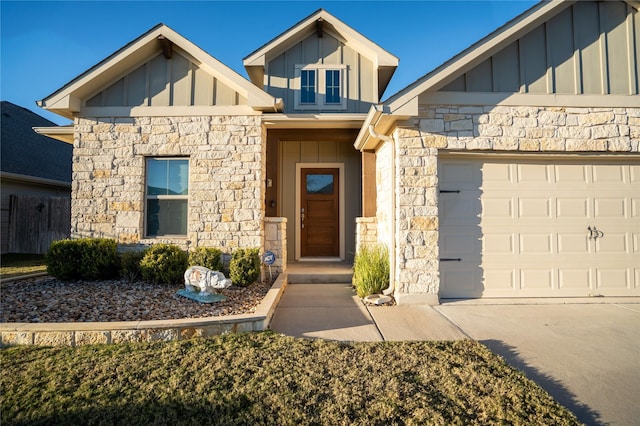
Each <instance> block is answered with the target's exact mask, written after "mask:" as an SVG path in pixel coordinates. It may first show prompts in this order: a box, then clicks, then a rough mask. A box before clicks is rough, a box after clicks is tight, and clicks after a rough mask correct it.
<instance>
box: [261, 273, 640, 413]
mask: <svg viewBox="0 0 640 426" xmlns="http://www.w3.org/2000/svg"><path fill="white" fill-rule="evenodd" d="M270 328H271V329H273V330H274V331H277V332H280V333H283V334H287V335H291V336H297V337H305V338H316V339H329V340H342V341H356V340H359V341H382V340H455V339H465V338H471V339H474V340H478V341H480V342H482V343H483V344H485V345H487V346H488V347H489V348H490V349H491V350H492V351H493V352H494V353H496V354H498V355H501V356H502V357H503V358H505V360H506V361H507V362H508V363H509V364H510V365H512V366H514V367H515V368H517V369H519V370H521V371H523V372H524V373H525V374H526V375H527V377H529V378H530V379H532V380H533V381H535V382H536V383H538V384H539V385H540V386H542V387H543V388H544V389H545V390H546V391H547V392H549V393H550V394H551V395H552V396H553V397H554V398H556V400H557V401H558V402H560V403H561V404H562V405H564V406H565V407H567V408H569V409H570V410H571V411H573V412H574V413H575V414H576V416H578V419H579V420H580V421H582V422H584V423H586V424H589V425H599V424H612V425H638V424H640V423H639V421H638V419H640V403H638V401H640V397H639V395H640V298H622V299H610V298H607V299H602V300H599V299H587V300H585V299H573V300H572V299H566V300H558V299H553V300H549V299H544V300H538V299H529V300H497V301H496V300H493V301H492V300H479V301H471V302H469V301H466V302H448V303H443V304H442V305H439V306H368V307H367V306H364V305H363V304H362V303H361V302H360V300H359V299H358V298H357V297H356V296H355V295H354V292H353V290H352V289H351V286H350V284H292V285H289V286H287V289H286V290H285V294H284V295H283V298H282V299H281V301H280V303H279V304H278V307H277V309H276V312H275V314H274V317H273V320H272V323H271V325H270Z"/></svg>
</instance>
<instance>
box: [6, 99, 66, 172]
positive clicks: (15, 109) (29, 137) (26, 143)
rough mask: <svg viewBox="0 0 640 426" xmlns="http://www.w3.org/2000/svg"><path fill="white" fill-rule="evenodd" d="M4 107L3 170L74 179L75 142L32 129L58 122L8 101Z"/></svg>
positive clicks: (50, 125) (51, 125) (53, 124)
mask: <svg viewBox="0 0 640 426" xmlns="http://www.w3.org/2000/svg"><path fill="white" fill-rule="evenodd" d="M0 110H1V114H0V127H1V128H2V133H1V134H0V143H1V148H0V158H1V161H0V162H1V166H0V170H1V171H3V172H7V173H15V174H19V175H26V176H34V177H38V178H45V179H53V180H58V181H63V182H69V183H71V162H72V155H73V146H71V145H70V144H68V143H64V142H61V141H57V140H55V139H51V138H48V137H47V136H43V135H39V134H37V133H36V132H34V131H33V129H32V127H53V126H56V124H55V123H53V122H51V121H49V120H47V119H46V118H44V117H41V116H39V115H38V114H36V113H34V112H32V111H29V110H28V109H26V108H23V107H21V106H18V105H14V104H12V103H11V102H8V101H2V102H0Z"/></svg>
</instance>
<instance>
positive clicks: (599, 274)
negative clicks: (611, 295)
mask: <svg viewBox="0 0 640 426" xmlns="http://www.w3.org/2000/svg"><path fill="white" fill-rule="evenodd" d="M631 274H632V271H631V270H629V269H627V268H598V269H596V288H597V289H598V290H605V289H630V288H632V287H633V284H632V281H631V277H632V275H631Z"/></svg>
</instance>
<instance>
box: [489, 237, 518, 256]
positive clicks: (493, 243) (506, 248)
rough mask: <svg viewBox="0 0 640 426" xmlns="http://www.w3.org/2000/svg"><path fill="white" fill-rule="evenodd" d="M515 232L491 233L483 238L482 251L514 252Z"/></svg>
mask: <svg viewBox="0 0 640 426" xmlns="http://www.w3.org/2000/svg"><path fill="white" fill-rule="evenodd" d="M513 238H514V236H513V234H491V235H485V236H484V237H483V239H482V252H483V254H485V255H492V254H513V253H515V245H514V241H513Z"/></svg>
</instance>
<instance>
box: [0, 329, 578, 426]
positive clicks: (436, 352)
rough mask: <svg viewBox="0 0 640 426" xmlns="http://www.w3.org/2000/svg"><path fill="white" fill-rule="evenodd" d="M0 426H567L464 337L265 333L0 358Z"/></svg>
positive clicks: (544, 400)
mask: <svg viewBox="0 0 640 426" xmlns="http://www.w3.org/2000/svg"><path fill="white" fill-rule="evenodd" d="M0 361H1V363H0V367H1V371H2V374H1V375H0V389H2V392H1V394H0V409H1V412H2V423H3V425H10V424H16V425H24V424H43V425H44V424H46V425H52V424H60V425H62V424H65V425H67V424H171V425H186V424H219V425H235V424H242V425H246V424H277V425H308V424H318V425H347V424H348V425H352V424H356V425H357V424H361V425H376V424H377V425H393V424H447V425H448V424H487V423H490V424H495V423H509V424H527V425H528V424H577V421H576V419H575V417H574V416H573V414H571V413H570V412H568V411H567V410H566V409H565V408H563V407H561V406H560V405H558V404H557V403H556V402H555V401H554V400H553V399H552V397H551V396H549V394H547V393H546V392H545V391H544V390H542V389H541V388H540V387H538V386H537V385H536V384H534V383H533V382H531V381H530V380H528V379H527V378H526V377H525V376H524V375H523V374H522V373H520V372H518V371H517V370H514V369H512V368H511V367H509V366H508V365H507V364H506V363H505V362H504V361H503V360H502V359H501V358H499V357H497V356H495V355H493V354H492V353H491V352H490V351H489V350H488V349H487V348H486V347H485V346H483V345H481V344H479V343H477V342H475V341H469V340H467V341H454V342H379V343H341V342H328V341H321V340H304V339H296V338H292V337H286V336H281V335H276V334H273V333H271V332H264V333H254V334H240V335H225V336H219V337H212V338H208V339H193V340H186V341H178V342H156V343H135V344H123V345H94V346H81V347H78V348H67V347H61V348H42V347H33V346H31V347H29V346H25V347H15V348H9V349H3V350H2V351H0Z"/></svg>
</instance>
